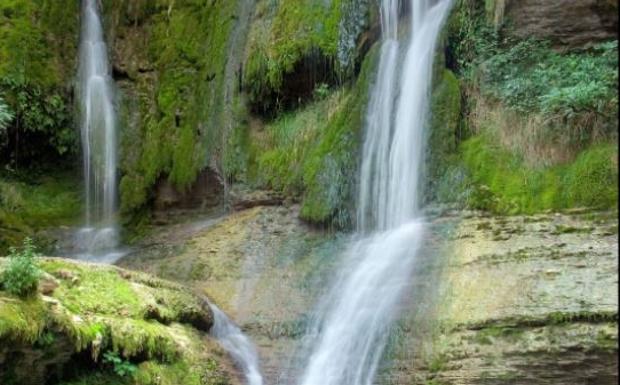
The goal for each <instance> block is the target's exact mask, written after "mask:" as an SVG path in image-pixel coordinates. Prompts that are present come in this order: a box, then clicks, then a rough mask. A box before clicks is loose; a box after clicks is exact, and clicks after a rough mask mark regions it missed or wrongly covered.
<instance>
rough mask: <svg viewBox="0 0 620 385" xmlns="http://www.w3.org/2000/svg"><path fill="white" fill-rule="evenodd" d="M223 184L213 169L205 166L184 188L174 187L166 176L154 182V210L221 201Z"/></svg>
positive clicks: (208, 204) (210, 204)
mask: <svg viewBox="0 0 620 385" xmlns="http://www.w3.org/2000/svg"><path fill="white" fill-rule="evenodd" d="M223 195H224V186H223V184H222V180H221V178H220V177H219V176H218V175H217V173H216V172H215V171H213V170H212V169H210V168H206V169H204V170H203V171H201V172H200V173H199V174H198V176H197V177H196V180H195V181H194V182H193V183H192V184H191V185H190V186H189V188H187V189H186V190H180V189H178V188H176V187H175V186H174V185H173V184H172V183H170V181H169V180H168V179H167V178H160V179H159V181H158V182H157V183H156V184H155V203H154V206H155V210H159V211H162V210H170V209H200V208H205V207H213V206H217V205H219V204H221V203H222V202H223Z"/></svg>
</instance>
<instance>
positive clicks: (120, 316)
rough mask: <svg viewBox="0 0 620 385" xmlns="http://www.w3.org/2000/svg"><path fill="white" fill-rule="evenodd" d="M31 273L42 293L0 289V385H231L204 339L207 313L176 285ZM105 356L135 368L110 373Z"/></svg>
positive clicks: (46, 263) (57, 263) (101, 273)
mask: <svg viewBox="0 0 620 385" xmlns="http://www.w3.org/2000/svg"><path fill="white" fill-rule="evenodd" d="M5 262H6V261H4V260H3V258H0V270H2V267H3V265H4V263H5ZM39 265H40V267H41V269H42V270H43V271H44V277H43V279H42V281H41V283H40V285H39V292H40V293H38V294H36V295H34V296H32V297H31V298H28V299H20V298H17V297H14V296H12V295H10V294H8V293H7V292H5V291H2V290H0V383H2V384H5V385H10V384H21V385H30V384H32V385H35V384H37V385H41V384H85V383H87V384H112V383H113V384H125V383H127V384H129V383H131V384H184V385H193V384H196V385H199V384H201V385H216V384H218V385H225V384H234V383H237V381H236V380H235V379H234V375H233V374H232V373H233V371H232V365H231V364H230V362H229V361H228V358H227V357H226V355H225V353H224V352H223V351H222V350H220V349H219V348H218V347H217V345H216V344H215V342H214V341H213V340H211V339H210V338H209V337H208V336H207V334H206V332H208V331H209V329H210V328H211V326H212V324H213V314H212V312H211V309H210V308H209V307H208V305H207V304H206V302H205V301H203V299H201V298H199V297H198V296H196V295H194V294H192V293H191V292H190V291H189V290H188V289H186V288H184V287H183V286H181V285H178V284H175V283H171V282H167V281H164V280H160V279H156V278H153V277H151V276H148V275H146V274H142V273H136V272H130V271H127V270H123V269H120V268H116V267H112V266H106V265H98V264H92V263H84V262H76V261H72V260H65V259H59V258H41V259H40V261H39ZM43 293H45V294H43ZM106 353H113V354H115V355H116V356H118V357H120V358H121V359H122V360H124V361H125V362H127V363H131V364H132V365H135V367H136V370H135V372H134V373H133V375H131V376H119V375H117V374H115V373H114V370H113V369H114V368H113V365H111V364H110V363H106V362H105V360H104V359H103V357H104V356H105V354H106Z"/></svg>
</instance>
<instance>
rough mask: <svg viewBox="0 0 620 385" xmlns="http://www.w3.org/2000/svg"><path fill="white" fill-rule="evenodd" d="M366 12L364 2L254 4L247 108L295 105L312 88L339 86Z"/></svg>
mask: <svg viewBox="0 0 620 385" xmlns="http://www.w3.org/2000/svg"><path fill="white" fill-rule="evenodd" d="M368 10H369V4H368V2H367V1H363V0H362V1H360V0H332V1H328V2H320V1H312V0H282V1H277V2H273V1H269V0H261V1H259V2H258V3H257V5H256V11H255V15H254V20H253V23H252V27H251V29H250V35H249V38H248V43H247V48H246V61H245V65H244V69H243V71H244V81H243V82H244V85H245V88H246V89H247V91H248V94H249V99H250V103H251V104H252V105H253V106H254V107H255V109H258V110H259V111H262V112H265V111H268V110H271V109H274V108H275V109H278V108H280V107H282V106H284V107H286V106H291V105H292V106H295V105H297V104H298V103H299V100H300V99H303V100H307V99H308V98H309V97H310V96H312V92H313V90H314V89H315V86H316V85H317V84H320V83H327V84H338V83H339V82H340V79H341V78H342V77H343V75H345V74H346V73H347V70H349V69H350V68H352V67H353V65H354V64H355V62H356V60H357V59H358V57H357V54H358V53H357V52H356V50H355V48H356V47H355V42H356V40H357V37H358V36H359V34H360V33H361V32H362V31H363V30H364V29H365V28H366V27H367V25H368V17H369V12H368ZM349 73H350V71H349Z"/></svg>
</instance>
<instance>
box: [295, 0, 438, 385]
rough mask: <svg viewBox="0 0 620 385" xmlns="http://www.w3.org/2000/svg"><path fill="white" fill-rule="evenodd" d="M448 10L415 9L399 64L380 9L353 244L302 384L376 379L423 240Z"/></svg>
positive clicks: (385, 4) (386, 6)
mask: <svg viewBox="0 0 620 385" xmlns="http://www.w3.org/2000/svg"><path fill="white" fill-rule="evenodd" d="M449 7H450V1H449V0H441V1H429V0H413V1H411V9H412V25H411V29H410V37H409V42H408V47H407V50H406V55H405V58H404V62H403V63H402V64H401V63H399V59H398V48H399V43H398V41H397V13H398V1H396V0H383V1H382V3H381V13H382V28H383V36H384V42H383V46H382V48H381V57H380V62H379V72H378V80H377V83H376V85H375V88H374V90H373V94H372V99H371V102H370V105H369V111H368V119H367V121H368V124H367V128H366V130H367V132H366V140H365V143H364V152H363V155H362V156H363V160H364V161H363V164H362V169H361V177H360V184H361V188H360V197H359V202H358V206H359V209H358V222H359V230H358V231H359V236H358V240H357V241H355V242H354V243H353V244H352V245H351V246H350V248H349V250H348V252H347V254H346V256H345V264H344V268H343V271H342V272H341V273H340V277H339V279H338V280H337V281H336V282H335V284H334V285H333V287H332V289H331V292H330V293H329V295H328V296H327V297H326V298H325V299H324V302H323V303H322V305H321V306H320V308H319V312H318V313H319V316H318V319H317V320H316V322H315V325H314V326H313V328H312V330H311V332H310V336H309V337H310V338H312V340H313V341H315V343H314V346H313V347H312V348H311V354H310V357H309V359H308V362H307V366H306V367H305V371H304V373H303V375H302V377H301V378H300V381H299V383H300V384H301V385H362V384H365V385H369V384H372V383H373V381H374V378H375V374H376V373H377V369H378V366H379V362H380V359H381V356H382V353H383V350H384V347H385V344H386V340H387V337H388V333H389V329H390V325H391V321H393V320H394V318H395V316H396V308H397V304H398V302H399V300H400V298H401V296H402V294H403V293H404V289H405V288H406V287H407V282H408V279H410V276H411V273H412V269H413V267H414V264H415V260H416V254H417V251H418V249H419V248H420V246H421V244H422V242H423V240H424V220H423V218H421V217H420V213H419V205H420V198H419V197H420V196H421V186H422V183H421V182H422V175H423V169H424V168H423V164H424V152H425V136H426V133H425V126H426V123H427V112H428V108H429V107H428V104H429V102H428V100H429V94H430V85H431V71H432V65H433V54H434V51H435V45H436V40H437V37H438V34H439V32H440V28H441V25H442V23H443V20H444V19H445V17H446V15H447V13H448V10H449ZM399 69H400V70H401V71H400V73H399ZM397 84H400V90H399V92H397V91H398V90H396V89H395V88H396V86H397ZM396 98H397V99H396Z"/></svg>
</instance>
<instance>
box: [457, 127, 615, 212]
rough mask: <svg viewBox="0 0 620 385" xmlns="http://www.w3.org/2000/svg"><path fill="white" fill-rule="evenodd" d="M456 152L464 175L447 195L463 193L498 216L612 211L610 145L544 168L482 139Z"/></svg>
mask: <svg viewBox="0 0 620 385" xmlns="http://www.w3.org/2000/svg"><path fill="white" fill-rule="evenodd" d="M461 151H462V154H461V155H462V159H463V162H464V167H465V174H466V177H465V178H463V179H462V180H461V183H460V186H459V185H456V184H455V185H453V191H458V190H461V191H463V190H465V192H466V193H465V194H463V196H464V197H465V198H464V199H465V203H466V204H467V206H469V207H472V208H476V209H483V210H490V211H493V212H496V213H500V214H517V213H535V212H540V211H543V210H561V209H567V208H571V207H575V206H583V207H590V208H595V209H607V208H614V207H617V199H618V189H617V184H618V165H617V160H616V159H617V155H618V152H617V148H616V146H615V145H612V144H607V145H597V146H592V147H590V148H588V149H586V150H584V151H583V152H582V153H581V154H580V155H579V156H578V157H577V158H576V159H575V160H574V161H573V162H571V163H568V164H564V165H558V166H552V167H544V168H532V167H530V166H527V165H526V164H524V162H523V159H522V158H521V157H520V156H518V155H516V154H513V153H510V152H508V151H506V150H504V149H502V148H501V147H500V146H498V145H494V144H493V142H492V141H491V140H490V139H489V138H487V137H485V136H484V135H479V136H475V137H472V138H471V139H468V140H467V141H465V142H463V144H462V149H461ZM454 167H458V166H454ZM457 194H458V193H457Z"/></svg>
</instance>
